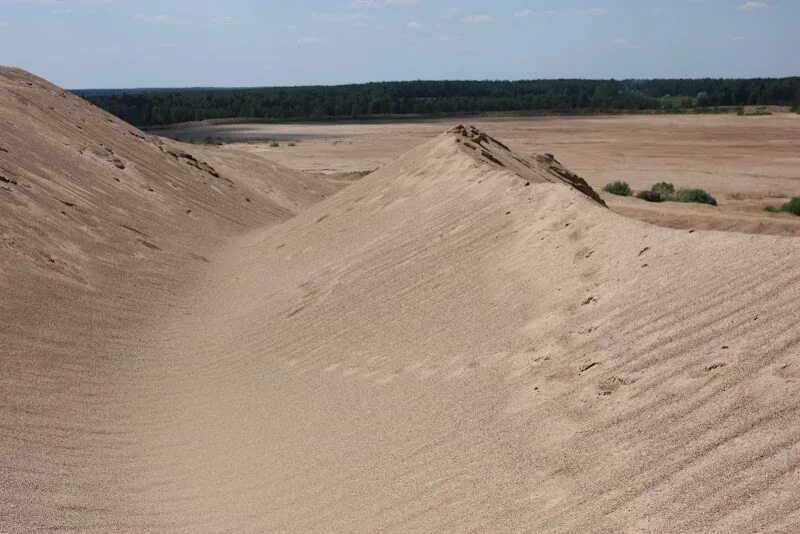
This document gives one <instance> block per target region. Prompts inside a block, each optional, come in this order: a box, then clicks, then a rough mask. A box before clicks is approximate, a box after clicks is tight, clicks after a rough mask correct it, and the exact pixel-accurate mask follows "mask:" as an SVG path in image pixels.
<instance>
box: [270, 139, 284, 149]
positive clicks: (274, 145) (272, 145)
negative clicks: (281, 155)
mask: <svg viewBox="0 0 800 534" xmlns="http://www.w3.org/2000/svg"><path fill="white" fill-rule="evenodd" d="M269 146H271V147H272V148H277V147H279V146H281V144H280V143H279V142H277V141H272V142H271V143H270V144H269Z"/></svg>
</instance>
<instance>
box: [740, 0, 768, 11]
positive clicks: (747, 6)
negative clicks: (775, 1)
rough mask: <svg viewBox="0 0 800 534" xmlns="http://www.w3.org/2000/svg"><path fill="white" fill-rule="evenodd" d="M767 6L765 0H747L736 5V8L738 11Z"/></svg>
mask: <svg viewBox="0 0 800 534" xmlns="http://www.w3.org/2000/svg"><path fill="white" fill-rule="evenodd" d="M767 7H769V5H768V4H767V3H766V2H753V1H748V2H745V3H744V4H742V5H740V6H739V7H738V9H739V10H740V11H752V10H754V9H764V8H767Z"/></svg>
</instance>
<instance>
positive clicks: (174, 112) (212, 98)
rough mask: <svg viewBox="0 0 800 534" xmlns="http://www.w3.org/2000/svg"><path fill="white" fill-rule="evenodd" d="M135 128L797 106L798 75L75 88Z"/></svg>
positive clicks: (799, 91) (799, 93) (798, 92)
mask: <svg viewBox="0 0 800 534" xmlns="http://www.w3.org/2000/svg"><path fill="white" fill-rule="evenodd" d="M74 92H75V93H76V94H78V95H80V96H82V97H84V98H85V99H86V100H88V101H89V102H91V103H93V104H95V105H97V106H99V107H100V108H102V109H105V110H106V111H109V112H111V113H113V114H114V115H116V116H118V117H120V118H122V119H123V120H125V121H127V122H130V123H131V124H134V125H136V126H156V125H165V124H172V123H178V122H188V121H197V120H205V119H227V118H241V119H266V120H314V119H317V120H320V119H336V118H369V117H371V116H372V117H376V116H387V115H440V114H478V113H486V112H531V113H537V112H553V113H574V112H602V111H626V110H628V111H646V110H652V111H670V110H681V109H691V108H698V107H699V108H703V107H717V106H748V105H784V106H797V105H800V77H792V78H753V79H664V80H528V81H525V80H523V81H488V80H487V81H409V82H378V83H366V84H358V85H338V86H303V87H263V88H247V89H216V88H194V89H119V90H82V91H74Z"/></svg>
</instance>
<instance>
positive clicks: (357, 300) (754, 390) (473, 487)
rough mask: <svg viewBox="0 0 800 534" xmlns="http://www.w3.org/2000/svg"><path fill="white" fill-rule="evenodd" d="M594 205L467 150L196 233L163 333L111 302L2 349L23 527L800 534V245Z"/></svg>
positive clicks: (136, 306) (57, 291)
mask: <svg viewBox="0 0 800 534" xmlns="http://www.w3.org/2000/svg"><path fill="white" fill-rule="evenodd" d="M570 185H573V186H575V187H579V188H583V184H582V182H581V181H580V180H579V179H578V178H577V177H574V175H571V174H570V173H569V172H568V171H566V170H565V169H563V168H562V167H561V166H560V165H559V164H558V163H557V162H556V161H555V160H554V159H553V158H552V157H549V156H540V157H537V158H535V159H532V160H527V159H525V158H520V157H518V156H516V155H514V154H512V153H511V152H509V151H507V150H506V149H505V148H504V147H503V146H502V145H501V144H499V143H498V142H496V141H494V140H492V139H491V138H489V137H488V136H485V135H483V134H481V133H480V132H477V131H474V130H471V129H466V128H456V129H454V130H452V131H450V132H448V133H446V134H443V135H441V136H439V137H437V138H435V139H433V140H431V141H430V142H428V143H426V144H425V145H422V146H420V147H418V148H417V149H414V150H412V151H411V152H409V153H407V154H405V155H404V156H402V157H399V158H396V159H395V160H393V161H391V162H389V163H388V164H387V165H386V166H384V167H383V168H382V169H380V170H378V171H377V172H375V173H373V174H371V175H369V176H367V177H366V178H364V179H363V180H361V181H359V182H357V183H355V184H353V185H351V186H349V187H348V188H347V189H345V190H343V191H341V192H339V193H337V194H336V195H334V196H333V197H331V198H329V199H327V200H324V201H322V202H319V203H317V204H315V205H313V206H311V207H310V208H308V209H306V210H305V211H302V212H301V213H299V215H297V216H296V217H294V218H292V219H290V220H288V221H286V222H285V223H283V224H280V225H277V226H272V227H271V228H266V229H254V230H252V231H250V232H248V233H247V234H245V235H241V236H240V237H237V238H233V239H231V238H230V236H231V235H233V233H234V232H229V233H226V234H225V235H226V236H227V237H228V239H227V240H225V239H222V238H219V237H216V236H218V235H221V234H215V235H212V234H211V233H210V232H207V233H206V237H204V238H202V239H201V237H199V236H196V239H197V241H195V242H202V243H204V246H205V247H206V250H208V254H209V256H210V258H211V259H212V261H211V263H208V264H206V263H205V262H198V263H202V264H203V265H205V266H206V267H205V268H204V269H203V270H199V271H196V274H195V275H194V277H193V278H192V279H191V280H185V281H184V282H183V283H182V284H176V285H169V284H167V283H160V284H159V283H151V284H152V287H151V286H150V285H147V284H145V282H144V281H145V278H143V277H139V276H140V275H138V274H137V272H138V271H135V270H133V271H132V273H133V274H131V275H130V276H131V277H134V280H136V281H137V283H140V284H141V285H142V287H143V289H146V290H147V291H148V292H147V294H146V295H145V296H143V297H142V300H141V302H137V301H133V302H132V303H131V304H130V306H131V310H134V311H131V312H130V313H131V314H134V313H138V314H139V315H137V316H136V318H137V319H138V320H139V323H135V322H134V323H130V322H125V321H121V320H116V318H115V313H116V308H114V307H112V304H110V303H108V302H107V300H104V298H103V297H101V296H95V297H94V300H92V299H86V300H85V301H84V302H88V303H89V306H91V305H92V303H95V302H97V303H101V304H99V305H98V307H99V308H98V309H100V311H101V312H103V311H105V312H107V313H105V314H103V317H102V319H103V320H102V321H101V320H100V318H101V314H100V313H97V311H96V310H94V309H93V308H91V307H89V308H88V309H87V308H86V307H85V306H83V302H80V303H74V302H73V303H65V304H63V305H62V306H61V308H60V309H61V310H63V311H64V312H65V313H69V314H70V315H69V316H68V317H67V318H65V320H64V321H62V322H63V325H62V324H61V323H59V324H57V325H56V326H57V327H58V330H57V331H56V334H52V333H50V334H49V337H48V336H44V335H40V336H39V337H30V336H29V335H27V334H25V333H23V334H17V333H9V332H10V331H3V337H2V338H0V341H2V342H3V343H4V344H8V343H11V344H12V352H11V357H10V358H7V359H6V360H7V361H10V362H12V364H6V363H4V369H3V377H4V378H3V380H4V383H3V389H2V397H0V400H2V410H3V411H2V412H0V413H2V420H0V422H2V428H3V434H2V438H0V448H2V450H0V453H2V455H0V458H2V462H3V463H2V471H0V472H2V476H3V477H4V478H3V480H2V483H3V488H8V489H7V490H5V491H4V493H3V495H2V499H0V507H2V508H0V518H2V519H0V526H2V527H3V528H0V530H8V531H16V530H27V529H36V528H40V529H64V530H68V529H76V530H81V531H96V532H108V531H133V532H141V531H154V532H161V531H184V532H197V531H234V532H247V531H255V532H260V531H278V532H280V531H318V532H332V531H333V532H361V531H396V532H407V531H448V532H452V531H480V532H486V531H534V532H539V531H546V532H581V531H597V532H618V531H631V532H635V531H672V532H685V531H701V530H702V531H712V530H716V531H720V532H728V531H735V530H739V531H782V530H783V531H793V530H797V528H798V527H800V507H799V506H798V504H800V502H798V501H799V498H798V496H799V495H800V478H798V476H797V468H798V465H800V444H798V440H800V425H798V423H799V422H800V417H798V409H799V408H800V400H799V399H800V396H798V393H799V392H798V381H797V379H798V377H800V362H799V361H798V355H797V351H798V345H800V327H798V319H800V317H799V316H798V313H797V311H796V303H797V301H798V297H800V262H799V261H798V260H800V248H798V245H797V243H798V242H797V240H795V239H789V238H780V237H765V236H745V235H737V234H722V233H713V232H693V233H690V232H688V231H677V230H669V229H663V228H657V227H653V226H649V225H647V224H644V223H638V222H634V221H630V220H627V219H625V218H623V217H620V216H618V215H615V214H614V213H612V212H610V211H609V210H608V209H606V208H604V207H602V206H601V205H600V204H599V203H598V202H596V201H595V200H592V199H590V198H589V197H587V196H586V194H584V193H582V192H580V191H578V190H577V189H576V188H575V187H570ZM586 192H587V193H590V194H591V191H589V190H586ZM147 205H148V206H149V203H147ZM153 224H154V227H152V228H150V229H149V232H148V233H149V234H152V235H161V234H160V233H159V232H163V233H167V229H168V228H170V227H169V226H164V227H161V229H160V230H159V227H158V226H155V225H157V224H160V222H159V221H153ZM221 226H222V225H221ZM170 235H175V234H170ZM186 235H188V236H191V235H192V234H191V233H190V231H189V230H186ZM209 236H210V237H209ZM182 239H184V237H183V235H179V236H178V237H175V238H174V245H173V246H174V247H176V249H177V248H178V247H179V245H180V243H183V242H184V241H181V240H182ZM223 241H224V243H223ZM185 242H189V243H194V242H193V241H191V239H190V238H189V237H186V241H185ZM223 245H224V246H223ZM146 248H147V247H146ZM214 251H215V252H214ZM90 257H91V258H94V257H95V256H93V255H90ZM92 261H94V260H92ZM184 265H185V264H180V265H179V264H178V263H177V261H176V262H175V263H174V264H170V265H167V264H164V265H163V267H162V269H163V272H162V276H163V277H164V279H167V278H169V277H170V276H172V277H176V278H182V277H183V276H184V275H181V274H179V271H180V269H181V268H183V267H184ZM126 268H127V267H126V266H125V265H122V264H120V265H119V267H118V269H119V271H118V272H124V273H125V274H127V271H126V270H125V269H126ZM172 269H174V270H172ZM142 272H144V271H142ZM103 275H104V276H105V273H103ZM135 277H139V278H135ZM9 279H10V280H11V281H12V282H13V281H14V280H16V278H13V277H9ZM109 279H111V280H115V281H117V282H118V283H119V284H120V286H125V287H128V286H127V285H125V284H128V283H129V282H128V281H127V280H123V279H121V277H120V276H117V277H116V278H113V277H112V278H109ZM123 282H124V284H123ZM106 287H107V286H104V289H103V291H108V292H109V294H114V295H116V294H119V292H120V291H121V290H120V289H116V288H115V289H114V292H112V291H111V290H110V289H106ZM162 287H165V288H169V289H170V291H169V292H166V291H159V289H160V288H162ZM37 294H38V295H53V298H58V296H59V295H61V294H63V293H62V289H61V286H59V287H53V288H44V289H42V290H41V292H40V293H37ZM125 295H127V296H128V298H131V297H130V293H127V294H125ZM20 298H21V297H20ZM17 309H21V310H25V309H27V308H26V307H24V306H22V307H19V308H17ZM2 313H3V317H2V319H3V321H5V320H6V317H7V316H8V312H7V310H6V308H3V309H2ZM87 314H90V315H87ZM92 314H93V315H92ZM86 317H91V319H86ZM12 320H15V321H17V322H16V323H15V324H17V325H21V326H24V325H26V324H27V323H26V322H25V321H24V320H23V319H13V318H12ZM105 322H108V323H110V326H109V325H106V324H105ZM87 327H92V328H94V329H88V328H87ZM101 327H102V328H101ZM67 333H70V337H62V336H65V335H67ZM31 354H33V355H34V356H35V357H36V358H38V359H39V360H41V362H42V363H41V365H39V368H38V369H30V368H29V367H27V366H26V365H25V360H26V359H28V358H31V357H32V356H31ZM36 355H41V356H36ZM37 361H38V360H37ZM15 362H16V363H15ZM45 364H46V365H45Z"/></svg>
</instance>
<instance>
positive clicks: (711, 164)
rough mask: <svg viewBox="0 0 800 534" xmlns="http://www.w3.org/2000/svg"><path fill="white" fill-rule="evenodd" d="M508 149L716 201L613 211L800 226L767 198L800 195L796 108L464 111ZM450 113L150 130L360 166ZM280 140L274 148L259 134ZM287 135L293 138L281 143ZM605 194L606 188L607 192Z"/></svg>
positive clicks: (333, 166) (302, 161)
mask: <svg viewBox="0 0 800 534" xmlns="http://www.w3.org/2000/svg"><path fill="white" fill-rule="evenodd" d="M464 121H465V122H467V123H470V124H473V123H474V124H476V125H477V126H478V127H480V128H481V129H483V130H485V131H489V132H492V134H493V135H495V136H496V137H497V138H498V139H502V140H503V141H504V142H505V143H506V144H507V145H508V146H509V147H510V148H511V149H512V150H514V151H516V152H519V153H522V154H530V153H533V152H550V153H553V154H555V156H556V157H557V158H558V159H559V161H561V162H562V163H563V164H564V165H565V166H566V167H567V168H569V169H570V170H572V171H574V172H576V173H578V174H579V175H581V176H582V177H583V178H585V179H586V180H587V181H588V182H589V184H590V185H592V186H593V187H595V189H598V190H599V189H600V188H602V186H603V185H605V184H606V183H608V182H610V181H614V180H625V181H627V182H629V183H630V184H631V186H632V187H633V188H634V189H647V188H649V187H650V186H651V185H652V184H654V183H656V182H660V181H668V182H672V183H674V184H675V186H676V187H678V188H680V187H699V188H703V189H706V190H708V191H709V192H711V193H712V194H713V195H714V196H715V197H716V198H717V200H718V201H719V204H720V206H719V208H717V209H713V208H708V207H706V206H697V205H686V204H678V203H671V202H670V203H664V204H660V205H656V204H648V203H646V202H644V201H641V200H637V199H623V198H619V197H613V196H610V195H606V196H605V197H604V198H605V199H606V202H608V203H609V205H610V206H611V207H612V209H614V210H615V211H617V212H620V213H623V214H625V215H628V216H631V217H635V218H638V219H641V220H645V221H648V222H652V223H656V224H660V225H663V226H670V227H675V228H698V229H712V230H730V231H739V232H748V233H768V234H784V235H800V218H796V217H792V216H789V215H786V214H770V213H766V212H764V207H765V206H768V205H776V204H781V203H783V202H785V200H786V199H787V197H791V196H797V195H800V115H796V114H788V113H777V114H775V115H772V116H753V117H739V116H736V115H698V116H623V117H589V118H564V117H559V118H524V119H464ZM453 122H454V121H453V120H447V121H424V122H394V123H382V124H376V123H366V124H358V123H344V124H244V125H223V126H197V127H191V128H183V129H179V130H172V131H163V130H162V131H157V132H154V133H160V134H162V135H167V136H171V137H176V138H179V139H195V140H203V139H205V138H206V137H213V138H221V139H225V140H248V141H251V142H252V144H249V145H245V146H244V147H242V146H241V145H239V144H238V143H237V144H235V145H234V146H233V147H231V146H228V147H226V148H234V147H235V148H236V149H245V150H248V151H253V152H256V153H259V154H262V155H264V156H266V157H268V158H269V159H272V160H275V161H278V162H280V163H283V164H285V165H287V166H289V167H292V168H296V169H300V170H305V171H312V172H323V173H328V174H330V173H339V172H348V171H364V170H371V169H375V168H377V167H379V166H380V165H382V164H383V163H385V162H386V161H387V160H389V159H391V158H393V157H395V156H397V155H399V154H401V153H403V152H405V151H406V150H408V149H410V148H412V147H414V146H416V145H418V144H419V143H421V142H423V141H424V140H426V139H429V138H431V137H434V136H435V135H438V134H439V133H441V132H442V131H444V130H445V129H447V128H449V127H450V126H451V125H452V124H453ZM269 140H277V141H279V143H280V146H279V147H277V148H273V147H271V146H269V143H267V142H266V141H269ZM289 142H294V143H295V145H296V146H293V147H290V146H288V143H289ZM609 197H610V198H609Z"/></svg>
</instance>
